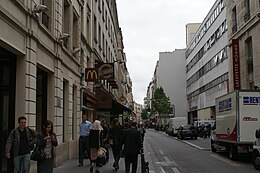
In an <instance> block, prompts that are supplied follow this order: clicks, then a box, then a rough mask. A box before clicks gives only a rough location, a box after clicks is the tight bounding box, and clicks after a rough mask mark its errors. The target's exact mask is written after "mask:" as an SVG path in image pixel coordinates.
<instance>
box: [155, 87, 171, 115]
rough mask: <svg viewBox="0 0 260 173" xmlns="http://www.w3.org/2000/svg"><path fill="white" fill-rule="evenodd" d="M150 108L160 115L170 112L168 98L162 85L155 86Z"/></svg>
mask: <svg viewBox="0 0 260 173" xmlns="http://www.w3.org/2000/svg"><path fill="white" fill-rule="evenodd" d="M152 109H153V112H157V113H158V114H159V115H160V116H161V115H166V114H171V113H172V107H171V102H170V98H169V97H167V96H166V94H165V92H164V90H163V88H162V87H160V88H156V90H155V92H154V95H153V99H152Z"/></svg>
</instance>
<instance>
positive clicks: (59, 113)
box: [0, 0, 132, 173]
mask: <svg viewBox="0 0 260 173" xmlns="http://www.w3.org/2000/svg"><path fill="white" fill-rule="evenodd" d="M0 26H1V27H0V114H1V120H0V122H1V123H0V129H2V132H1V133H0V134H1V136H0V138H2V139H4V140H1V141H2V142H1V146H0V148H1V155H3V149H4V146H5V141H6V138H7V136H8V133H9V132H10V131H11V130H12V129H13V128H15V127H16V126H17V118H18V117H19V116H26V118H27V121H28V126H30V127H31V128H34V129H36V130H38V131H40V130H41V128H42V123H43V122H44V121H46V120H47V119H48V120H51V121H53V123H54V131H55V133H56V134H57V138H58V142H59V146H58V147H57V148H56V158H55V165H56V166H57V165H61V164H62V163H63V162H64V161H66V160H67V159H71V158H73V157H75V156H77V154H78V153H77V152H78V136H79V123H80V121H81V115H82V114H87V115H88V116H89V119H90V120H91V121H93V120H94V119H97V118H105V119H107V120H110V117H111V112H113V110H115V109H119V110H120V112H117V113H116V115H118V114H120V113H121V112H124V111H126V112H128V113H131V110H130V109H129V108H128V107H127V106H128V105H127V104H128V103H127V102H121V101H120V100H119V96H121V95H123V96H124V97H125V98H127V97H128V96H129V92H130V93H131V91H132V90H131V87H132V84H131V83H130V82H127V81H131V80H126V83H125V84H124V86H121V85H118V79H119V78H127V77H128V78H129V74H128V72H127V69H126V65H125V63H126V58H125V56H124V57H121V56H119V54H120V53H121V54H123V47H120V46H119V43H121V42H123V40H122V33H121V31H120V27H119V23H118V16H117V10H116V2H115V0H111V1H106V0H78V1H74V0H33V1H31V0H12V1H10V0H2V1H1V3H0ZM119 47H120V48H119ZM119 62H120V63H119ZM97 63H101V64H103V63H112V64H113V67H114V69H115V70H114V78H113V80H110V81H108V80H98V81H97V82H86V81H85V77H86V74H85V69H87V68H95V67H96V64H97ZM119 70H120V71H123V73H120V74H119V73H118V71H119ZM119 75H120V76H119ZM121 87H124V88H127V89H121ZM100 88H102V90H104V91H105V93H107V95H109V96H110V98H111V100H110V101H111V102H112V101H113V103H114V104H113V105H110V107H109V108H108V109H107V110H110V111H108V114H106V115H104V117H101V115H99V114H98V112H99V110H102V109H103V108H102V107H100V104H99V96H100V95H99V94H98V92H99V89H100ZM119 88H120V89H119ZM130 95H131V94H130ZM101 96H103V95H102V94H101ZM112 99H113V100H112ZM130 99H132V98H130ZM127 101H128V100H127ZM115 106H116V108H115ZM0 162H1V164H0V172H3V173H4V172H11V171H12V165H11V162H10V163H9V162H7V161H6V160H5V159H4V158H1V160H0ZM35 170H36V164H35V163H32V167H31V172H35Z"/></svg>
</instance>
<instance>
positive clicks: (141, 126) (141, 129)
mask: <svg viewBox="0 0 260 173" xmlns="http://www.w3.org/2000/svg"><path fill="white" fill-rule="evenodd" d="M138 130H139V131H140V133H141V137H142V142H143V141H144V135H145V133H146V130H145V128H144V124H143V123H141V124H139V127H138Z"/></svg>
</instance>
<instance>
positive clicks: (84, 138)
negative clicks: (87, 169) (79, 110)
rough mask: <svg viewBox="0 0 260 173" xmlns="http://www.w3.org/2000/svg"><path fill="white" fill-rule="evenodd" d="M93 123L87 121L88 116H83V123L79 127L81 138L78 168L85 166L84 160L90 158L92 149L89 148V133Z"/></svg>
mask: <svg viewBox="0 0 260 173" xmlns="http://www.w3.org/2000/svg"><path fill="white" fill-rule="evenodd" d="M91 126H92V123H91V122H90V121H88V120H87V115H82V121H81V123H80V125H79V128H80V136H79V164H78V167H81V166H83V159H84V158H86V157H87V158H90V147H89V132H90V129H91Z"/></svg>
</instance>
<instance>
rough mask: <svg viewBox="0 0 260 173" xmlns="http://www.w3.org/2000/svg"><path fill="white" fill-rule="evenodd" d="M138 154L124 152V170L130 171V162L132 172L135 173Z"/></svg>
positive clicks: (127, 172)
mask: <svg viewBox="0 0 260 173" xmlns="http://www.w3.org/2000/svg"><path fill="white" fill-rule="evenodd" d="M137 160H138V154H136V155H135V154H125V172H126V173H129V172H130V165H131V164H132V173H136V170H137Z"/></svg>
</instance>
